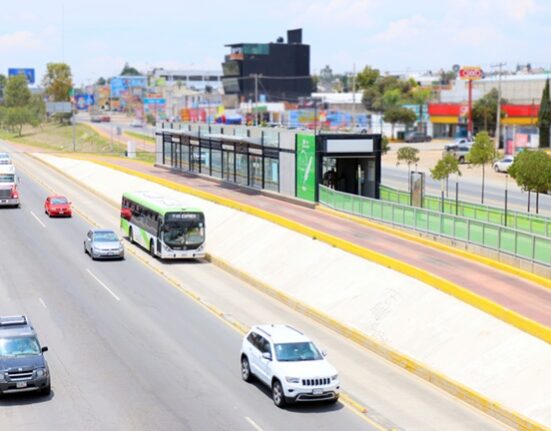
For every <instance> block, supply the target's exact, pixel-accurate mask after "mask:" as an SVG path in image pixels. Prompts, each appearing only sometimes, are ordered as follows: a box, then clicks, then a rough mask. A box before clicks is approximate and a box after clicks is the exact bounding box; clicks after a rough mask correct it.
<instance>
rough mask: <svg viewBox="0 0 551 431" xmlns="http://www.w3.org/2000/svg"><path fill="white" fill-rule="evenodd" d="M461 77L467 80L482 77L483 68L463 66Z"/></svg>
mask: <svg viewBox="0 0 551 431" xmlns="http://www.w3.org/2000/svg"><path fill="white" fill-rule="evenodd" d="M459 78H460V79H465V80H467V81H475V80H477V79H482V69H481V68H480V66H462V67H461V69H459Z"/></svg>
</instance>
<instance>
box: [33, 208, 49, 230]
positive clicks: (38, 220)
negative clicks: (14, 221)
mask: <svg viewBox="0 0 551 431" xmlns="http://www.w3.org/2000/svg"><path fill="white" fill-rule="evenodd" d="M31 215H32V216H33V217H34V218H35V219H36V221H37V222H38V223H40V225H41V226H42V227H43V228H46V225H45V224H44V223H42V220H40V219H39V218H38V217H37V216H36V214H35V213H34V212H32V211H31Z"/></svg>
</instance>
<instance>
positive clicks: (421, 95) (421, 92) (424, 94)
mask: <svg viewBox="0 0 551 431" xmlns="http://www.w3.org/2000/svg"><path fill="white" fill-rule="evenodd" d="M431 96H432V90H431V89H430V88H423V87H421V86H416V87H413V88H412V89H411V91H410V96H409V99H410V100H411V103H413V104H414V105H418V106H419V118H418V122H419V125H421V123H422V122H423V107H424V106H425V105H426V103H427V102H428V101H429V99H430V98H431ZM419 131H421V130H419Z"/></svg>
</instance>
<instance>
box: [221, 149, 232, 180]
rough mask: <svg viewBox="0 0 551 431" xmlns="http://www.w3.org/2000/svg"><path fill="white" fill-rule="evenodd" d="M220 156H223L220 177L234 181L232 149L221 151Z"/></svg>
mask: <svg viewBox="0 0 551 431" xmlns="http://www.w3.org/2000/svg"><path fill="white" fill-rule="evenodd" d="M222 157H223V158H224V172H223V175H222V178H223V179H224V180H226V181H230V182H232V183H233V182H234V181H235V177H234V174H235V171H234V154H233V151H222Z"/></svg>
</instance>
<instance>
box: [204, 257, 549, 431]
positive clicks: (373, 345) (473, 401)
mask: <svg viewBox="0 0 551 431" xmlns="http://www.w3.org/2000/svg"><path fill="white" fill-rule="evenodd" d="M207 260H208V261H209V262H211V263H213V264H214V265H216V266H218V267H219V268H221V269H223V270H224V271H226V272H228V273H230V274H232V275H234V276H236V277H237V278H239V279H241V280H242V281H244V282H246V283H248V284H250V285H252V286H254V287H255V288H256V289H258V290H260V291H261V292H263V293H265V294H267V295H269V296H270V297H272V298H274V299H277V300H278V301H280V302H281V303H283V304H285V305H286V306H288V307H290V308H292V309H293V310H296V311H299V312H300V313H302V314H303V315H305V316H307V317H309V318H311V319H313V320H315V321H316V322H318V323H321V324H322V325H324V326H326V327H327V328H329V329H331V330H333V331H335V332H336V333H338V334H339V335H341V336H344V337H346V338H348V339H349V340H351V341H354V342H355V343H356V344H358V345H360V346H362V347H364V348H366V349H368V350H370V351H371V352H373V353H376V354H377V355H379V356H380V357H382V358H384V359H386V360H388V361H390V362H391V363H393V364H394V365H397V366H398V367H400V368H403V369H404V370H406V371H409V372H410V373H412V374H414V375H416V376H417V377H420V378H422V379H423V380H425V381H427V382H430V383H432V384H433V385H435V386H437V387H438V388H440V389H442V390H444V391H446V392H447V393H448V394H450V395H452V396H454V397H456V398H458V399H460V400H462V401H464V402H466V403H468V404H469V405H471V406H473V407H475V408H477V409H478V410H481V411H482V412H484V413H486V414H488V415H490V416H492V417H493V418H495V419H497V420H499V421H500V422H502V423H504V424H506V425H508V426H510V427H513V428H515V429H518V430H526V431H532V430H541V431H544V430H547V431H548V430H549V428H546V427H544V426H543V425H541V424H539V423H537V422H535V421H533V420H531V419H529V418H527V417H525V416H523V415H521V414H520V413H517V412H515V411H512V410H510V409H507V408H506V407H504V406H502V405H501V404H499V403H496V402H494V401H491V400H490V399H488V398H486V397H485V396H483V395H481V394H480V393H478V392H476V391H474V390H472V389H469V388H467V387H466V386H464V385H462V384H461V383H459V382H456V381H455V380H453V379H450V378H449V377H446V376H444V375H443V374H440V373H438V372H436V371H434V370H432V369H430V368H429V367H427V366H426V365H423V364H422V363H420V362H418V361H416V360H414V359H412V358H409V357H408V356H406V355H403V354H401V353H399V352H397V351H396V350H394V349H392V348H390V347H389V346H386V345H385V344H383V343H381V342H379V341H377V340H375V339H374V338H372V337H370V336H368V335H366V334H364V333H362V332H360V331H358V330H357V329H354V328H351V327H349V326H347V325H345V324H343V323H341V322H339V321H337V320H335V319H333V318H332V317H330V316H329V315H327V314H325V313H323V312H321V311H319V310H317V309H315V308H314V307H310V306H309V305H307V304H305V303H303V302H301V301H298V300H296V299H294V298H292V297H291V296H289V295H287V294H285V293H283V292H281V291H279V290H277V289H275V288H273V287H271V286H270V285H268V284H267V283H265V282H263V281H261V280H259V279H257V278H255V277H254V276H252V275H250V274H248V273H247V272H245V271H242V270H240V269H237V268H235V267H234V266H232V265H231V264H230V263H228V262H226V261H225V260H223V259H220V258H217V257H214V256H212V255H210V254H209V255H207ZM354 407H355V408H356V409H357V410H358V411H360V412H362V413H365V412H364V410H363V409H364V408H363V407H362V406H361V405H360V404H358V403H355V404H354Z"/></svg>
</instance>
